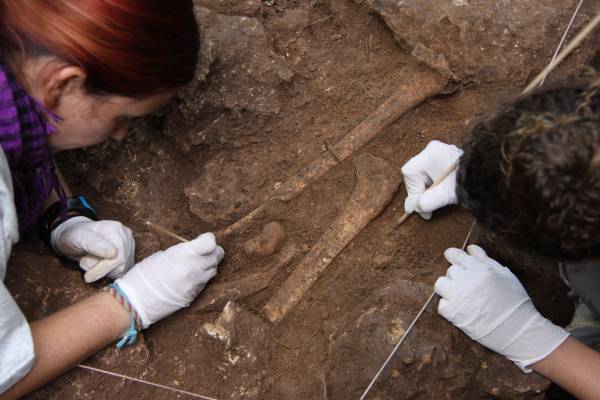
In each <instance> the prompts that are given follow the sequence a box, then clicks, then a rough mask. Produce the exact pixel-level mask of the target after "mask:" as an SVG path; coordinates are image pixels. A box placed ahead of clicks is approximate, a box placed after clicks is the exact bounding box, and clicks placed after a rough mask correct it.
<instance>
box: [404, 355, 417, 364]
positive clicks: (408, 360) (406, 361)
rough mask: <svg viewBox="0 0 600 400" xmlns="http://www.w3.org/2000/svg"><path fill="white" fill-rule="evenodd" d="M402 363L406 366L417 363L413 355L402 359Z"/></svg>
mask: <svg viewBox="0 0 600 400" xmlns="http://www.w3.org/2000/svg"><path fill="white" fill-rule="evenodd" d="M402 363H403V364H404V365H411V364H414V363H415V357H414V356H413V355H412V354H411V355H407V356H405V357H402Z"/></svg>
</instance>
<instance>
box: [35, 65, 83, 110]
mask: <svg viewBox="0 0 600 400" xmlns="http://www.w3.org/2000/svg"><path fill="white" fill-rule="evenodd" d="M44 75H46V76H45V82H44V84H43V85H42V101H43V102H44V105H45V106H46V107H48V108H49V109H55V108H57V107H58V106H59V105H60V103H61V101H62V100H63V99H64V98H65V96H68V95H72V94H76V93H81V92H83V84H84V82H85V72H84V71H83V69H81V68H80V67H77V66H74V65H61V66H58V67H54V68H52V69H51V70H50V71H49V72H48V73H47V74H42V76H44Z"/></svg>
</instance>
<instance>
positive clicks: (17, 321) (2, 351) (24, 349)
mask: <svg viewBox="0 0 600 400" xmlns="http://www.w3.org/2000/svg"><path fill="white" fill-rule="evenodd" d="M18 240H19V231H18V223H17V214H16V210H15V205H14V200H13V188H12V183H11V178H10V170H9V168H8V164H7V162H6V157H5V156H4V152H2V150H0V394H1V393H4V392H5V391H6V390H8V389H9V388H10V387H11V386H13V385H14V384H15V383H16V382H18V381H19V380H20V379H21V378H23V377H24V376H25V375H26V374H27V373H28V372H29V371H30V370H31V368H32V366H33V363H34V360H35V353H34V348H33V339H32V337H31V331H30V329H29V324H28V323H27V320H26V319H25V316H24V315H23V313H22V312H21V310H19V307H18V306H17V304H16V303H15V301H14V299H13V298H12V296H11V295H10V293H9V292H8V290H7V289H6V286H5V285H4V278H5V276H6V263H7V261H8V258H9V257H10V252H11V249H12V246H13V245H14V244H15V243H16V242H17V241H18Z"/></svg>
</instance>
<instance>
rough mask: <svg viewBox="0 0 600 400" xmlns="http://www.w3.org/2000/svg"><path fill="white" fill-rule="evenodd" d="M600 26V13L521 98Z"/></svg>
mask: <svg viewBox="0 0 600 400" xmlns="http://www.w3.org/2000/svg"><path fill="white" fill-rule="evenodd" d="M599 24H600V12H599V13H597V14H596V15H595V16H594V18H592V20H591V21H590V22H589V23H588V24H587V25H586V26H585V27H584V28H583V29H582V30H581V31H580V32H579V33H578V34H577V35H575V37H574V38H573V39H572V40H571V41H570V42H569V44H568V45H567V46H566V47H565V48H564V49H562V51H561V52H560V53H558V56H557V57H556V60H554V62H553V63H551V64H548V65H547V66H546V68H544V69H543V70H542V72H540V73H539V74H538V76H536V77H535V79H533V80H532V81H531V83H530V84H529V85H528V86H527V87H526V88H525V89H524V90H523V92H522V93H521V96H524V95H526V94H529V93H531V91H532V90H533V89H534V88H535V87H536V86H537V85H538V84H539V83H540V81H541V80H542V78H543V77H544V76H547V75H548V74H549V73H550V71H552V70H553V69H554V68H556V67H557V66H558V65H559V64H560V63H561V62H562V61H563V60H564V59H565V58H567V56H568V55H569V54H571V52H572V51H573V50H575V49H576V48H577V46H579V45H580V44H581V42H583V40H584V39H585V38H586V37H588V36H589V35H590V33H592V32H593V31H594V29H596V27H597V26H598V25H599Z"/></svg>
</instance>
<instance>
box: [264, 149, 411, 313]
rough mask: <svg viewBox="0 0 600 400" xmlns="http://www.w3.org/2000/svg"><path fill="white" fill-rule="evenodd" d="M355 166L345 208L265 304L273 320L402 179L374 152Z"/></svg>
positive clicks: (299, 295) (375, 212)
mask: <svg viewBox="0 0 600 400" xmlns="http://www.w3.org/2000/svg"><path fill="white" fill-rule="evenodd" d="M354 168H355V174H356V183H355V185H354V190H353V191H352V195H351V196H350V199H349V200H348V201H347V202H346V204H345V206H344V209H343V211H342V212H341V214H340V215H339V216H338V217H337V218H336V220H335V221H334V222H333V223H332V224H331V225H330V226H329V228H327V230H326V231H325V233H324V234H323V236H322V237H321V238H320V239H319V241H318V242H317V244H316V245H315V246H314V247H313V248H312V249H311V250H310V252H309V253H308V254H307V255H306V256H305V257H304V259H303V260H302V261H301V262H300V264H299V265H298V266H297V267H296V268H295V269H294V272H293V273H292V274H291V275H290V276H289V277H288V279H287V280H286V281H285V282H284V283H283V285H282V286H281V287H280V288H279V290H278V291H277V292H276V293H275V294H274V295H273V297H272V298H271V299H270V300H269V301H268V302H267V304H266V305H265V306H264V309H265V312H266V315H267V317H268V318H269V320H270V321H271V322H278V321H280V320H282V319H283V318H284V317H285V316H286V314H287V313H288V312H289V311H290V310H291V309H292V308H293V307H294V306H296V304H298V302H299V301H300V300H301V299H302V297H303V296H304V294H305V293H306V292H307V291H308V290H309V289H310V288H311V286H312V285H313V284H314V283H315V282H316V280H317V279H318V278H319V277H320V276H321V274H322V273H323V272H324V271H325V270H326V269H327V267H328V266H329V265H330V264H331V262H332V261H333V260H334V259H335V257H336V256H337V255H338V254H339V253H340V252H341V251H342V250H343V249H344V248H345V247H346V246H347V245H348V243H350V241H351V240H352V239H353V238H354V237H355V236H356V235H357V234H358V233H359V232H360V231H361V230H362V229H363V228H364V227H365V226H367V224H368V223H369V222H370V221H372V220H373V219H374V218H375V217H377V215H379V214H380V213H381V212H382V211H383V209H384V208H385V206H386V205H387V204H388V203H389V202H390V200H391V199H392V196H393V195H394V193H395V192H396V190H398V186H399V184H400V182H401V180H402V179H401V176H400V173H399V171H398V170H397V169H396V168H393V167H391V166H390V165H389V164H388V163H387V162H385V161H384V160H382V159H380V158H377V157H375V156H373V155H370V154H363V155H361V156H360V157H358V158H357V159H356V161H355V162H354Z"/></svg>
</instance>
